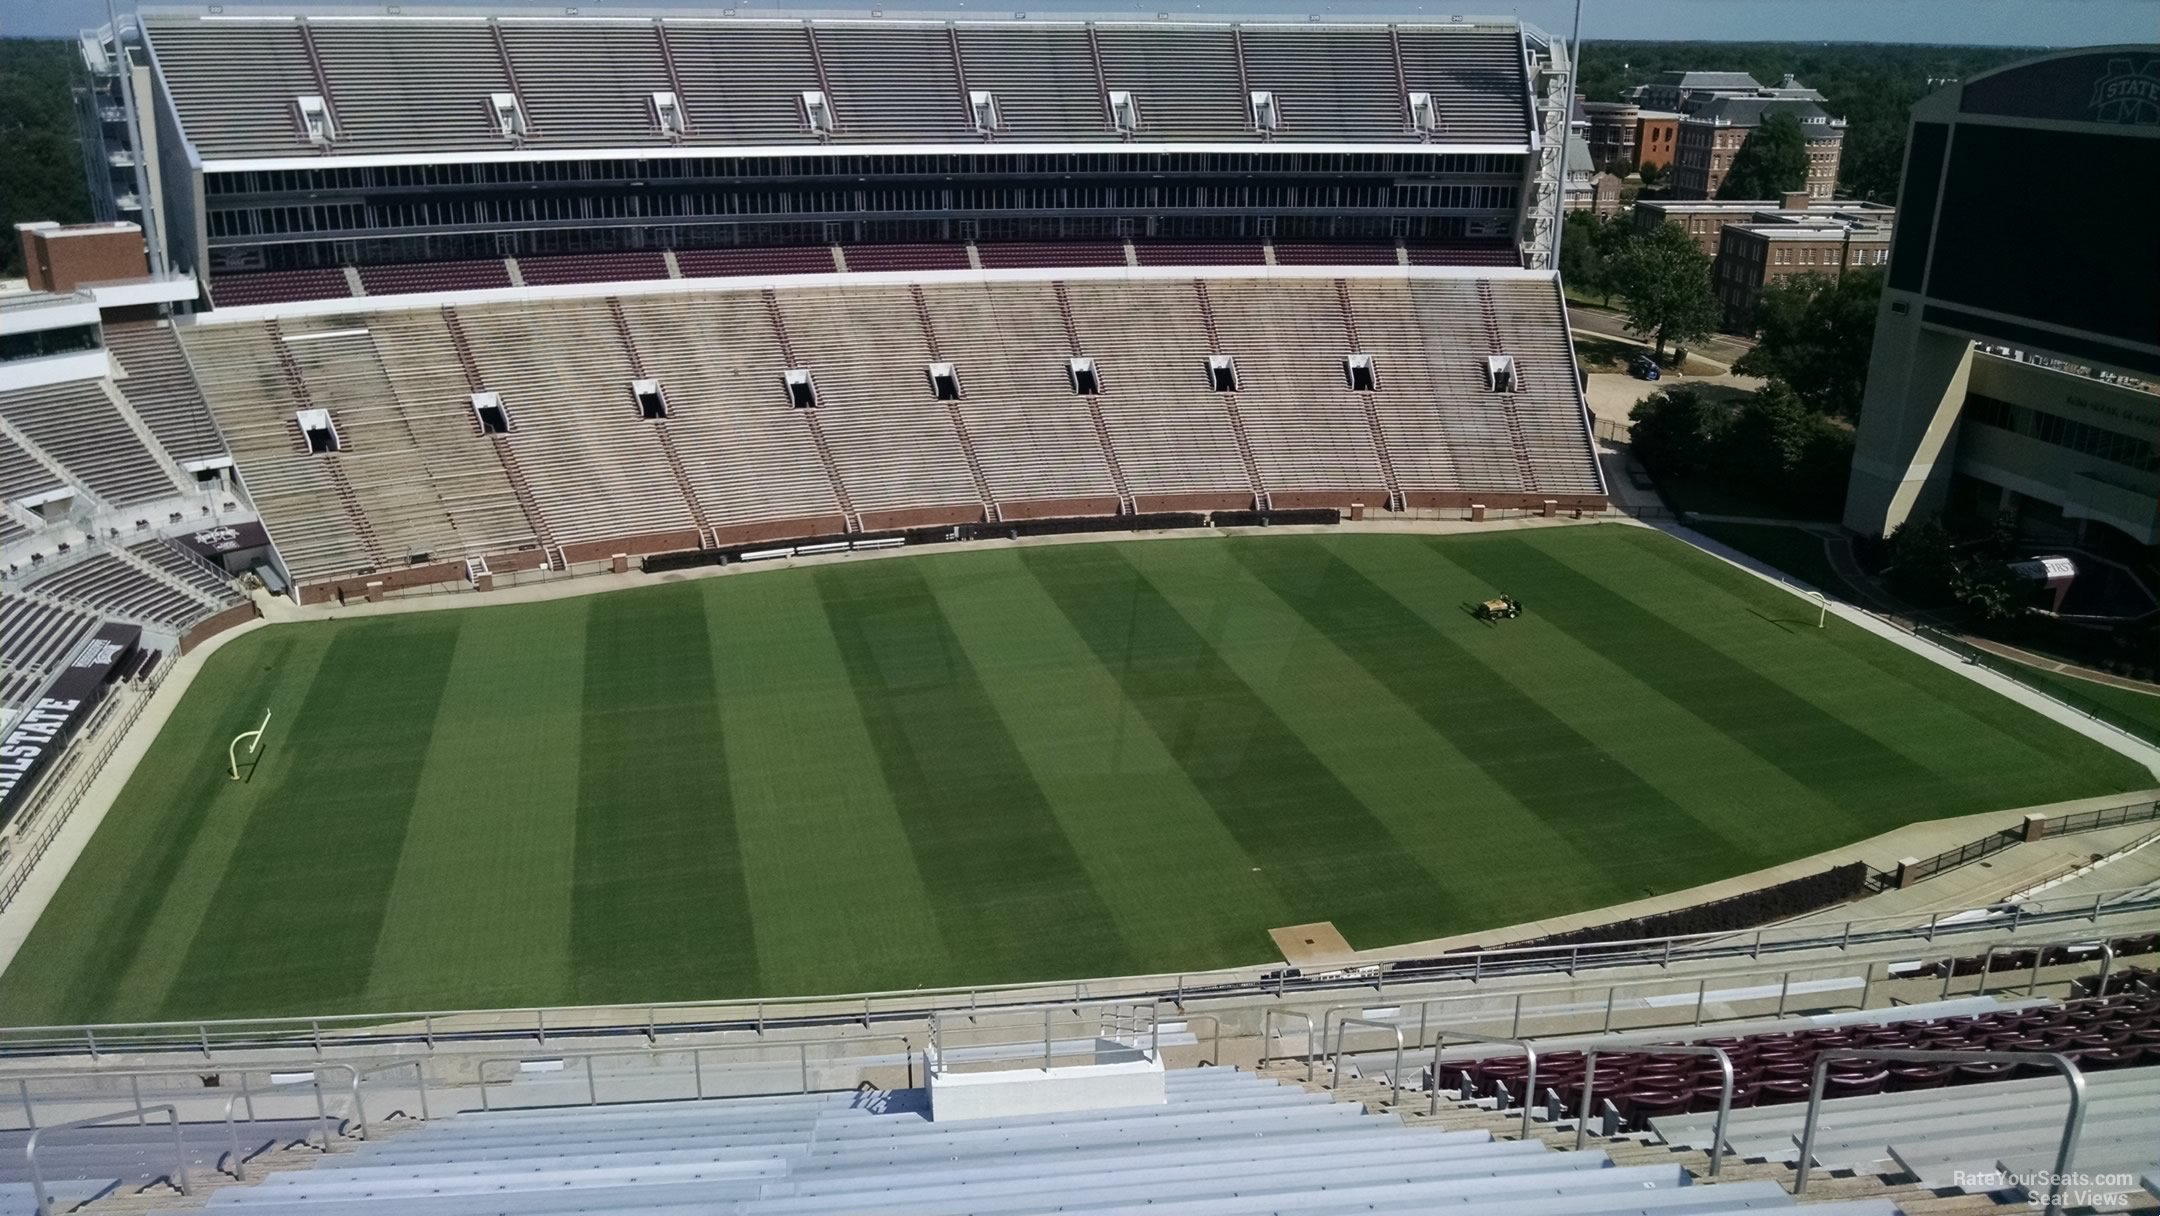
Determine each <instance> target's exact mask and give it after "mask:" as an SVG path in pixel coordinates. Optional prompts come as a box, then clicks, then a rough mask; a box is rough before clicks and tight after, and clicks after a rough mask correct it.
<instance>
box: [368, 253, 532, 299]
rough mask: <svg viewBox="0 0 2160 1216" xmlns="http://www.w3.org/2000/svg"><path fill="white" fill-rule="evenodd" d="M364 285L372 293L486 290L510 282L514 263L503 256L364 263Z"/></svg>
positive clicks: (376, 294)
mask: <svg viewBox="0 0 2160 1216" xmlns="http://www.w3.org/2000/svg"><path fill="white" fill-rule="evenodd" d="M360 285H361V286H362V287H364V288H366V289H367V293H368V294H369V295H371V296H394V295H405V294H409V293H412V292H421V291H484V290H486V289H488V288H491V287H508V286H510V267H509V266H508V265H507V264H505V263H504V262H503V260H502V259H500V258H480V259H471V260H461V261H447V262H397V263H391V264H389V265H383V266H362V267H361V268H360Z"/></svg>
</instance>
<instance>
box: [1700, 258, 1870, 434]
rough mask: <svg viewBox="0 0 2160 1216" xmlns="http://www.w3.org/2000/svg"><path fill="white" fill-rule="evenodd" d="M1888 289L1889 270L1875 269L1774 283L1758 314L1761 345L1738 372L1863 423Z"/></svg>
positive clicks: (1817, 409)
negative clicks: (1779, 384)
mask: <svg viewBox="0 0 2160 1216" xmlns="http://www.w3.org/2000/svg"><path fill="white" fill-rule="evenodd" d="M1882 286H1883V277H1882V272H1881V271H1879V270H1872V269H1870V270H1847V271H1846V272H1845V273H1844V275H1843V276H1842V277H1839V278H1836V279H1832V278H1829V277H1826V276H1824V275H1817V274H1802V275H1793V276H1791V277H1788V278H1783V279H1779V280H1777V281H1776V282H1774V283H1771V284H1770V285H1769V286H1767V287H1765V288H1763V293H1762V302H1761V303H1760V304H1758V305H1757V306H1756V310H1755V319H1756V323H1757V324H1758V325H1759V326H1760V327H1761V330H1762V340H1761V341H1759V342H1758V343H1756V345H1755V349H1753V350H1751V351H1749V352H1748V353H1746V354H1744V355H1742V356H1740V360H1739V362H1737V363H1735V364H1733V370H1734V371H1736V372H1739V373H1740V374H1742V375H1745V376H1766V377H1770V378H1773V379H1777V380H1782V381H1784V382H1785V383H1786V384H1788V385H1791V386H1792V391H1793V393H1794V395H1795V396H1797V397H1798V398H1799V399H1800V401H1801V402H1802V403H1804V404H1805V405H1806V406H1807V407H1808V408H1809V409H1811V410H1814V411H1815V412H1817V413H1820V414H1830V415H1834V416H1836V417H1839V418H1845V419H1848V420H1858V419H1859V417H1860V398H1861V396H1862V394H1863V393H1864V392H1865V391H1866V389H1867V371H1868V357H1869V355H1870V354H1871V353H1872V352H1873V351H1874V347H1875V309H1876V305H1877V303H1878V302H1879V301H1880V300H1881V299H1882Z"/></svg>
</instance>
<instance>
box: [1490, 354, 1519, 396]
mask: <svg viewBox="0 0 2160 1216" xmlns="http://www.w3.org/2000/svg"><path fill="white" fill-rule="evenodd" d="M1485 387H1486V388H1489V389H1491V390H1492V391H1493V392H1496V393H1512V392H1514V391H1515V360H1514V358H1513V357H1511V356H1508V355H1489V356H1487V357H1486V359H1485Z"/></svg>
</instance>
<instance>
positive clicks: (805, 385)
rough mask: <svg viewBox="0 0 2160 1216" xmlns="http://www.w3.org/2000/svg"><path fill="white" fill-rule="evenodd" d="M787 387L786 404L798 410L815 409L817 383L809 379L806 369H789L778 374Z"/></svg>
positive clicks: (808, 371)
mask: <svg viewBox="0 0 2160 1216" xmlns="http://www.w3.org/2000/svg"><path fill="white" fill-rule="evenodd" d="M780 378H781V380H782V382H783V383H785V384H786V385H787V396H788V404H789V405H791V406H794V407H795V408H796V409H799V410H814V409H816V408H817V381H815V380H813V379H811V378H810V369H809V368H807V367H791V368H789V369H787V370H786V371H784V372H782V373H780Z"/></svg>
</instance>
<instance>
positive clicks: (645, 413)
mask: <svg viewBox="0 0 2160 1216" xmlns="http://www.w3.org/2000/svg"><path fill="white" fill-rule="evenodd" d="M630 395H631V396H632V397H635V398H637V408H638V417H640V418H643V419H646V420H647V421H654V422H656V421H659V420H660V419H663V418H666V417H667V416H668V404H667V394H666V393H663V392H661V391H660V382H659V381H658V380H632V381H631V382H630Z"/></svg>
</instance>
